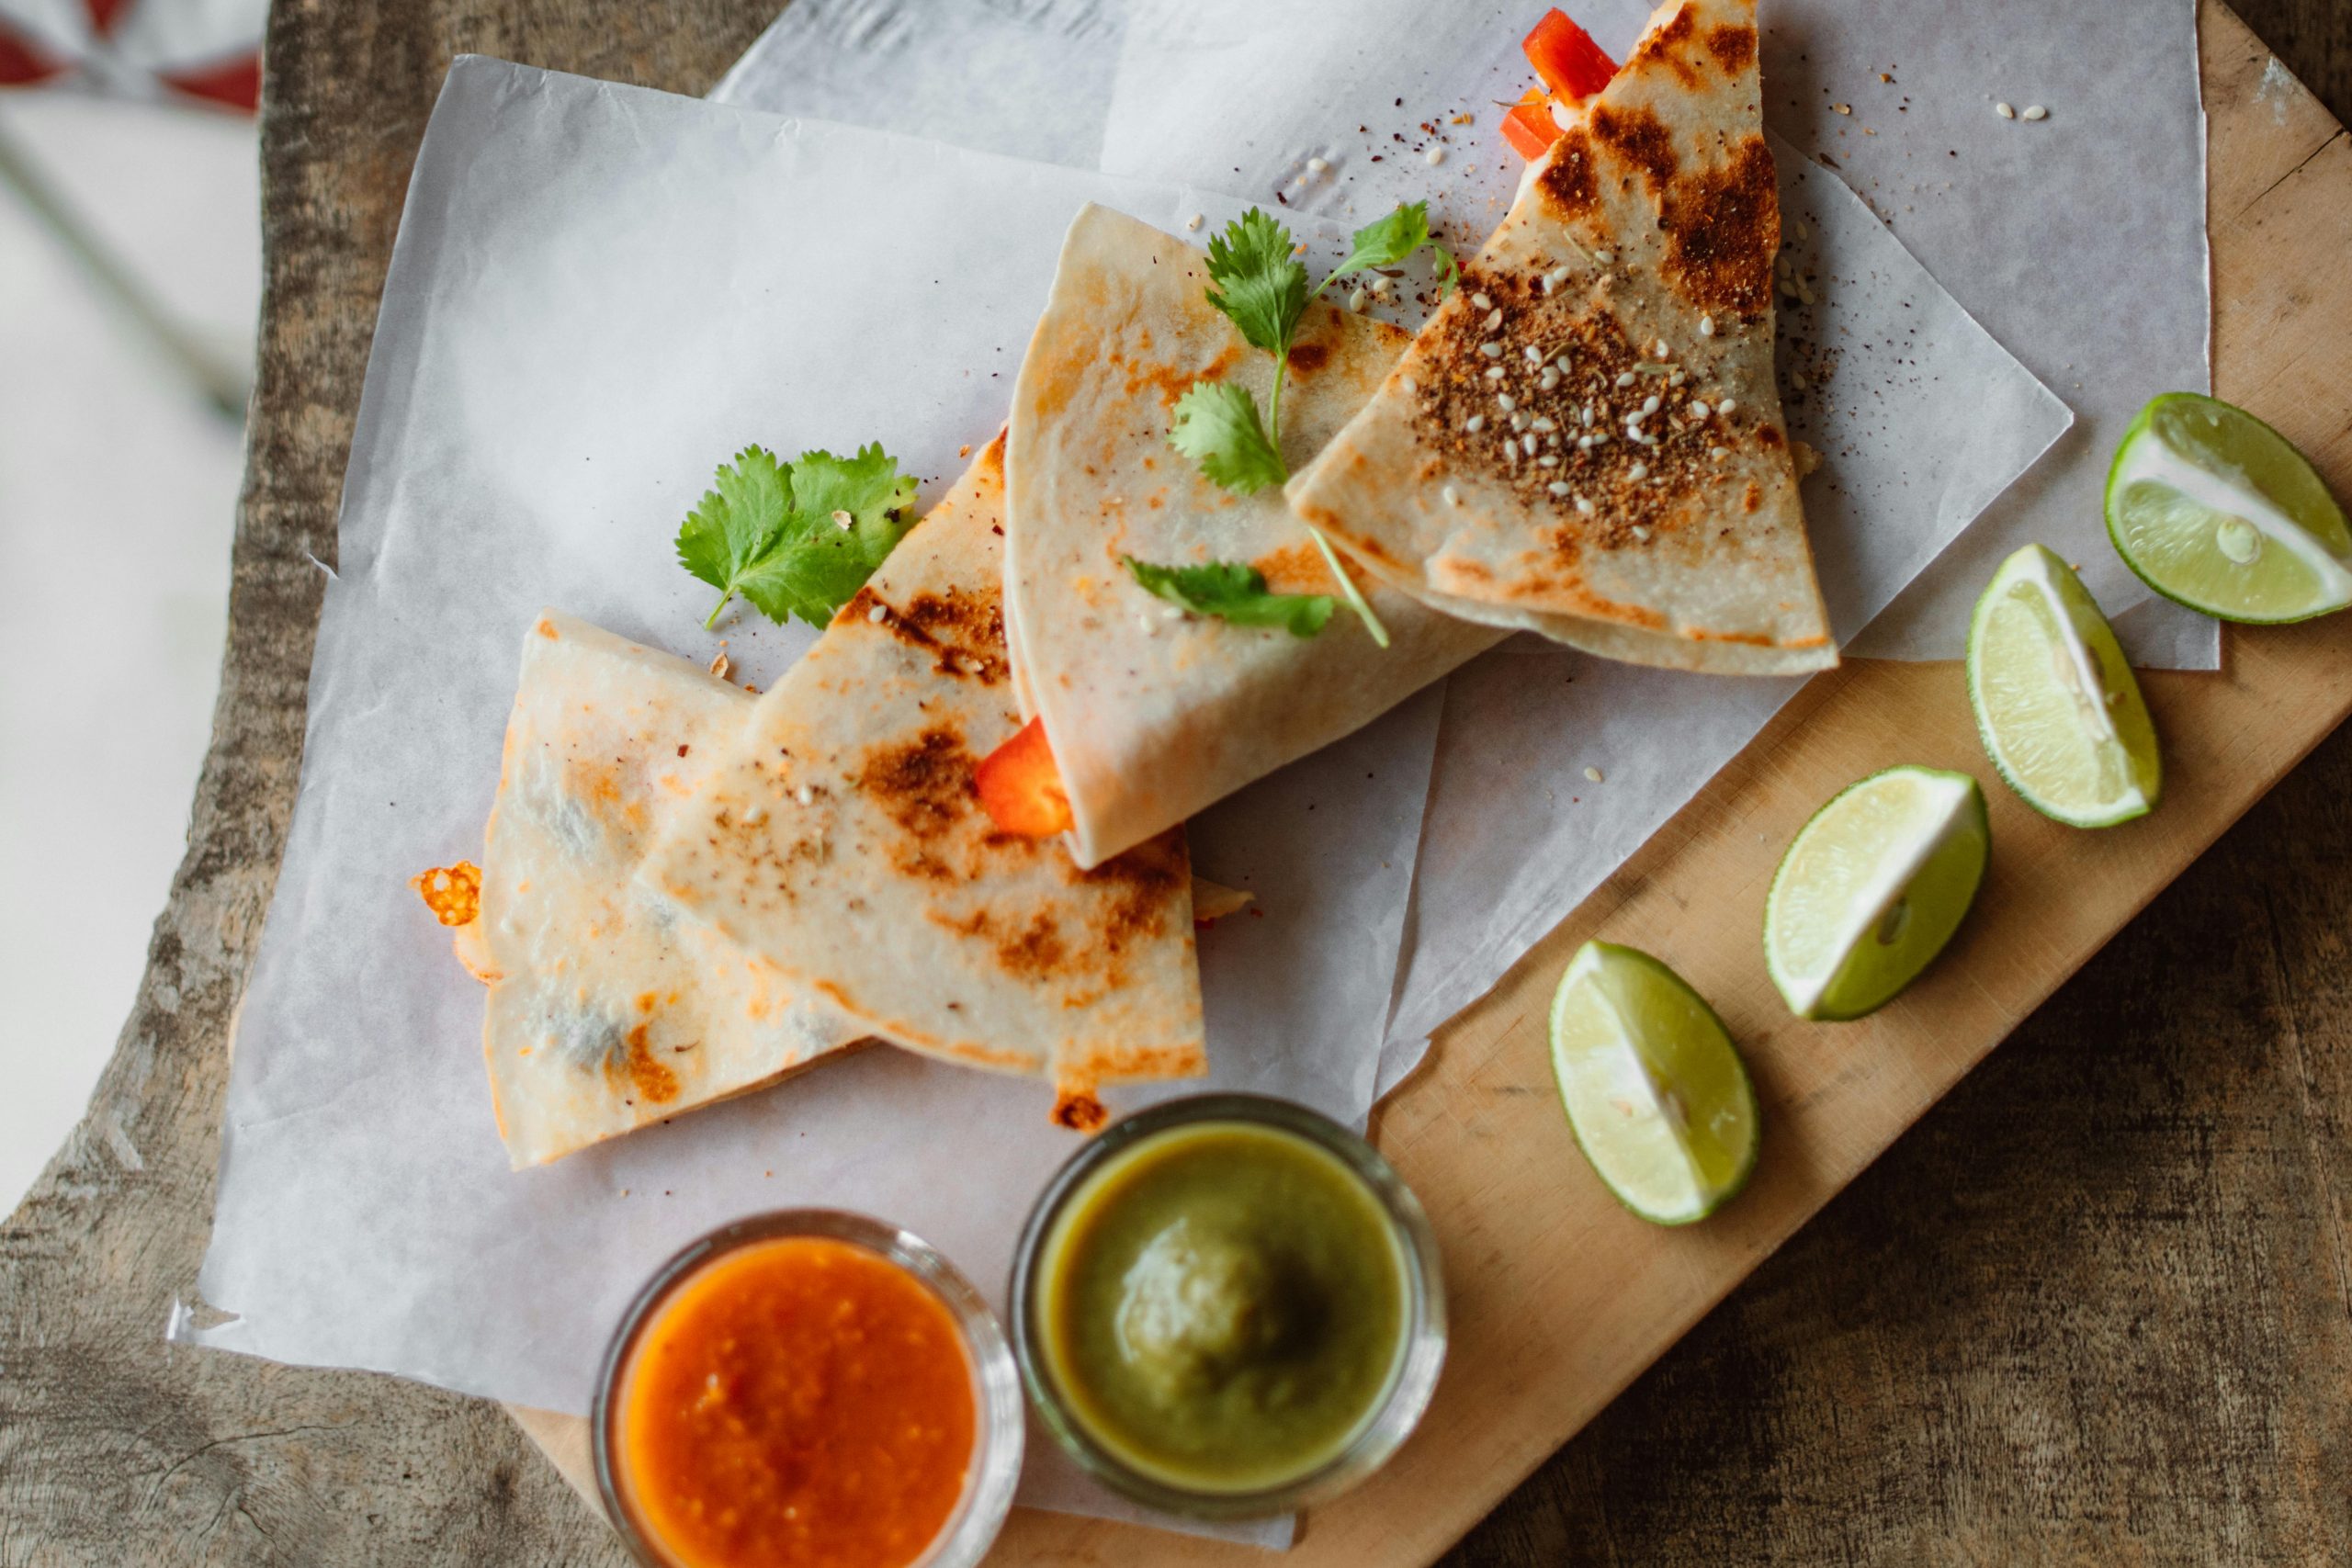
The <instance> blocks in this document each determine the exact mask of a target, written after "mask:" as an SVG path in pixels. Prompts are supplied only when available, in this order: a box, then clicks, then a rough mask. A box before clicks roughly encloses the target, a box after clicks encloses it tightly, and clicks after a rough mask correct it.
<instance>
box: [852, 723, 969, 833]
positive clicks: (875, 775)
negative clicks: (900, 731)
mask: <svg viewBox="0 0 2352 1568" xmlns="http://www.w3.org/2000/svg"><path fill="white" fill-rule="evenodd" d="M977 766H978V763H977V762H976V761H975V760H974V759H973V756H972V754H971V753H970V752H969V751H967V750H965V749H964V736H963V732H962V731H961V730H958V729H956V728H952V727H950V726H947V725H933V727H932V728H928V729H926V730H924V731H923V732H922V734H920V735H918V736H916V737H915V738H914V739H911V740H897V741H889V742H886V743H884V744H882V745H879V746H876V747H874V748H872V749H871V750H868V751H867V752H866V753H865V765H864V766H863V767H861V768H860V769H859V770H858V773H857V785H858V788H859V789H860V790H861V791H863V792H864V793H865V795H866V797H867V798H868V799H870V800H872V801H873V802H874V803H875V804H876V805H877V806H879V807H881V808H882V810H883V812H884V814H886V815H887V816H888V818H890V820H891V821H893V822H896V823H897V824H898V825H899V827H900V828H901V829H904V830H905V831H906V833H907V835H908V836H909V837H910V838H911V839H913V840H915V844H916V852H917V853H918V854H920V853H922V852H923V850H924V849H925V848H927V847H928V846H930V845H932V844H934V843H936V842H937V841H938V840H942V839H944V838H945V837H946V836H947V835H948V834H950V833H952V832H954V831H955V830H956V828H957V827H958V826H959V825H960V824H962V823H963V822H964V821H965V820H966V819H967V818H969V817H970V816H971V815H972V813H973V812H974V811H975V810H977V809H978V804H979V796H978V791H977V789H976V787H975V785H974V784H973V782H972V773H973V770H974V769H975V768H976V767H977Z"/></svg>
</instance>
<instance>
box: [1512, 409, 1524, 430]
mask: <svg viewBox="0 0 2352 1568" xmlns="http://www.w3.org/2000/svg"><path fill="white" fill-rule="evenodd" d="M1510 427H1511V428H1512V429H1513V430H1525V429H1526V428H1527V416H1526V415H1525V414H1523V413H1515V414H1513V415H1511V416H1510Z"/></svg>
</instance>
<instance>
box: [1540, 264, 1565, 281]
mask: <svg viewBox="0 0 2352 1568" xmlns="http://www.w3.org/2000/svg"><path fill="white" fill-rule="evenodd" d="M1544 276H1545V277H1547V278H1549V279H1551V281H1552V282H1554V283H1555V284H1558V283H1566V281H1567V280H1568V269H1567V267H1566V266H1565V265H1561V266H1555V267H1554V268H1553V269H1552V270H1551V271H1549V272H1547V273H1545V274H1544Z"/></svg>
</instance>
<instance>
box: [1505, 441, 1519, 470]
mask: <svg viewBox="0 0 2352 1568" xmlns="http://www.w3.org/2000/svg"><path fill="white" fill-rule="evenodd" d="M1503 456H1504V457H1509V458H1510V464H1511V467H1512V468H1517V467H1519V443H1518V442H1516V441H1513V440H1512V439H1511V438H1510V436H1508V435H1506V436H1504V437H1503Z"/></svg>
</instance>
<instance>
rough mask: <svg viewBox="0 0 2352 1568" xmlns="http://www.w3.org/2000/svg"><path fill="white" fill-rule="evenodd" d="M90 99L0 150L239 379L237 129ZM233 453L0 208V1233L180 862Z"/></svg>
mask: <svg viewBox="0 0 2352 1568" xmlns="http://www.w3.org/2000/svg"><path fill="white" fill-rule="evenodd" d="M254 35H255V36H256V37H257V36H258V28H255V29H254ZM87 85H88V84H87V83H86V82H85V83H84V84H82V85H79V86H76V85H65V86H49V85H40V86H29V87H14V88H10V89H8V90H6V91H0V138H5V139H6V143H7V144H8V145H9V146H11V147H13V148H14V149H15V150H16V151H17V152H18V153H20V154H22V155H23V156H24V158H25V159H26V161H27V162H28V163H29V164H31V165H32V166H33V167H34V168H35V169H36V170H37V171H38V172H39V174H40V175H42V176H44V177H45V178H46V180H47V182H48V184H49V185H50V186H52V187H53V188H54V190H55V192H56V194H57V195H58V196H59V197H60V198H61V199H62V201H63V203H64V204H65V205H66V206H67V207H69V208H70V209H71V210H72V211H73V212H74V214H75V215H76V216H77V217H78V218H79V219H80V220H82V221H83V222H84V223H85V224H86V226H87V227H88V229H89V230H90V231H92V232H93V233H94V234H95V235H96V237H97V238H98V239H99V240H100V241H101V242H102V243H103V244H104V245H105V246H106V248H107V250H108V251H109V252H111V253H112V254H114V255H115V256H116V257H117V258H118V259H119V261H120V262H121V263H122V264H123V265H125V266H126V267H127V269H129V270H130V272H131V273H132V274H133V275H135V276H137V277H138V278H139V279H140V280H141V282H142V283H143V284H144V285H145V286H146V287H147V288H149V289H150V290H152V292H153V295H154V296H155V298H156V299H158V300H159V301H160V302H161V303H162V304H163V305H164V308H165V309H166V310H168V311H169V312H170V313H171V314H172V315H173V316H174V317H175V318H176V320H178V321H180V322H181V323H182V324H184V325H185V326H186V327H187V328H188V329H189V331H190V332H191V333H192V334H193V335H195V336H196V337H198V339H199V340H201V341H202V342H203V343H204V344H206V345H207V346H208V347H209V348H211V349H212V350H213V351H214V353H215V355H217V357H219V358H220V359H221V360H222V361H223V362H224V363H225V364H227V365H229V366H232V367H248V366H250V364H251V360H252V354H253V332H254V315H255V311H256V308H257V305H258V302H259V296H260V282H261V243H260V190H259V177H258V168H257V155H256V154H257V144H256V138H255V130H254V122H253V121H252V120H250V119H248V118H243V117H241V116H238V115H234V114H232V113H229V112H227V111H215V110H212V109H209V108H206V107H199V106H180V105H172V104H166V103H163V102H140V101H132V100H126V99H125V98H122V97H119V96H99V95H97V94H95V93H92V92H90V91H87V90H85V89H86V87H87ZM242 445H243V433H242V432H241V431H240V429H239V428H238V427H237V425H236V424H235V423H233V422H232V420H230V419H227V418H224V417H222V416H221V415H220V414H219V413H217V412H214V411H213V410H211V409H209V408H208V407H207V406H206V404H205V403H204V401H203V400H201V398H200V397H199V396H198V393H197V392H196V391H195V389H193V388H192V387H191V386H190V384H189V383H188V382H187V380H186V379H185V378H183V377H182V376H181V375H179V374H178V373H177V372H175V369H174V367H173V366H172V365H171V363H170V361H169V360H168V359H167V358H166V356H165V355H164V354H163V353H162V352H161V351H160V350H159V349H158V348H157V347H156V346H155V345H154V344H153V342H152V341H151V340H150V339H149V338H148V337H146V336H144V335H142V334H141V332H140V331H139V330H138V329H137V328H136V327H135V326H134V325H133V324H131V323H130V321H128V320H127V319H126V317H125V314H124V312H123V311H122V310H120V309H119V307H118V306H117V305H116V304H115V303H114V302H113V301H112V300H110V299H108V298H107V295H106V294H105V293H104V292H103V291H102V290H101V289H100V288H98V287H97V285H96V283H95V282H94V280H93V279H92V277H91V276H90V274H89V272H88V269H87V268H86V267H85V266H84V265H80V264H79V263H77V261H76V260H75V258H74V256H73V254H71V253H70V252H69V251H68V250H67V248H66V247H65V246H64V245H62V243H60V242H59V241H58V239H57V238H56V236H55V235H54V234H53V233H52V232H51V231H50V230H49V229H48V228H47V227H46V226H45V225H43V224H42V223H40V222H39V221H37V220H36V219H35V217H34V215H33V213H32V211H31V210H30V208H29V205H28V203H27V202H26V201H25V200H23V199H22V198H21V197H19V196H18V195H17V194H16V193H14V192H12V191H11V190H10V189H9V188H8V187H7V186H6V185H5V184H0V995H5V996H6V997H7V998H8V999H9V1006H8V1007H7V1009H6V1011H5V1014H0V1017H5V1022H0V1086H5V1087H0V1213H6V1211H8V1210H10V1209H13V1208H15V1206H16V1204H17V1201H18V1200H19V1199H20V1198H21V1197H22V1195H23V1193H24V1191H25V1190H26V1188H27V1187H28V1186H29V1185H30V1183H31V1182H32V1180H33V1179H34V1178H35V1177H36V1176H37V1175H38V1174H39V1173H40V1168H41V1167H42V1166H43V1165H44V1164H45V1163H47V1161H48V1159H49V1157H50V1156H51V1153H53V1152H54V1151H55V1149H56V1147H57V1145H58V1143H59V1141H60V1140H61V1139H62V1137H63V1136H64V1134H66V1132H67V1131H68V1130H69V1129H70V1128H71V1127H72V1126H73V1124H74V1122H75V1120H76V1119H78V1117H79V1116H80V1114H81V1111H82V1108H83V1105H84V1103H85V1101H86V1100H87V1099H88V1096H89V1092H90V1088H91V1086H92V1084H93V1083H94V1082H95V1081H96V1077H97V1074H98V1070H99V1068H100V1067H101V1066H104V1065H105V1062H106V1060H107V1055H109V1053H110V1052H111V1050H112V1048H113V1045H114V1042H115V1037H116V1034H117V1032H119V1030H120V1029H121V1027H122V1025H123V1022H124V1020H125V1019H126V1018H127V1017H128V1016H129V1013H130V1004H131V1000H132V998H133V996H134V995H135V993H136V991H137V989H138V984H139V976H140V972H141V967H142V965H143V963H144V959H145V954H146V947H147V940H148V935H149V932H150V931H151V929H152V928H153V923H154V920H155V917H156V915H157V914H158V913H159V912H161V910H162V908H163V906H164V894H165V892H166V890H167V889H168V887H169V886H170V883H171V877H172V873H173V870H174V868H175V866H176V865H177V864H178V862H179V858H180V853H181V850H182V848H183V845H184V841H185V836H186V832H187V811H188V803H189V800H190V798H191V796H192V794H193V791H194V787H195V784H196V776H197V770H198V764H199V762H200V761H201V760H202V757H203V752H204V746H205V742H206V739H207V737H208V734H209V728H210V721H211V709H212V699H213V694H214V691H215V688H216V683H217V678H218V671H219V666H220V649H221V641H222V635H223V632H224V629H225V626H226V624H227V612H228V587H229V543H230V536H231V532H232V525H233V521H234V507H235V502H236V493H237V484H238V475H239V469H240V466H241V460H242Z"/></svg>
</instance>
